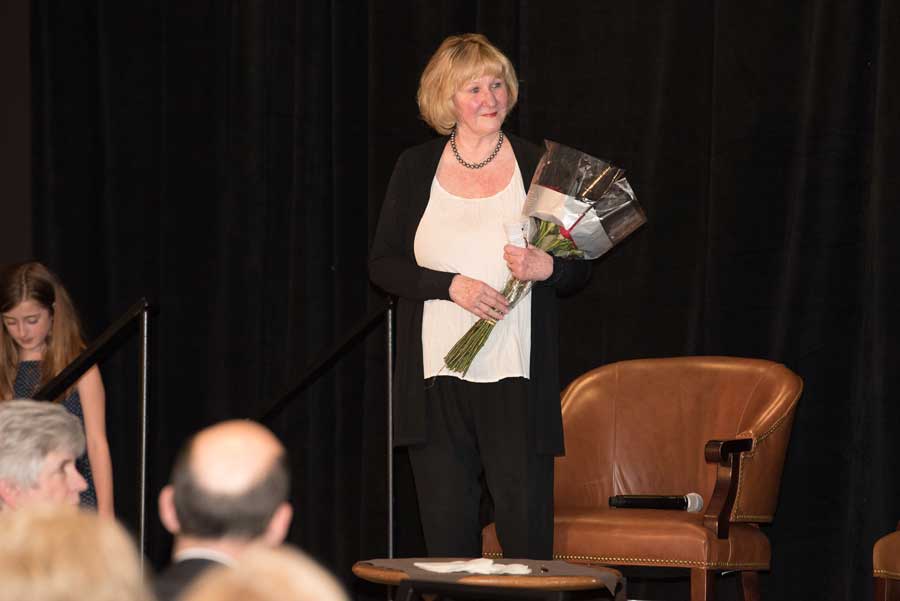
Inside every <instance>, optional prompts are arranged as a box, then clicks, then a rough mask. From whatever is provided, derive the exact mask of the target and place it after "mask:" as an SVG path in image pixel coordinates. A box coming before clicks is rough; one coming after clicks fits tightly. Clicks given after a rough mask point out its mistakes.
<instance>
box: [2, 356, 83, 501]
mask: <svg viewBox="0 0 900 601" xmlns="http://www.w3.org/2000/svg"><path fill="white" fill-rule="evenodd" d="M40 381H41V362H40V361H21V362H20V363H19V370H18V371H17V372H16V382H15V384H14V385H13V396H14V398H17V399H27V398H30V397H31V395H32V394H34V393H35V392H36V391H37V387H38V384H39V383H40ZM62 404H63V406H64V407H65V408H66V409H67V410H68V411H69V413H71V414H72V415H74V416H76V417H77V418H78V419H79V420H81V427H82V428H84V412H83V411H82V410H81V397H79V396H78V391H77V390H74V389H73V390H72V392H71V393H70V394H69V395H68V396H67V397H66V399H65V400H64V401H63V403H62ZM75 465H76V466H77V467H78V471H79V473H81V475H82V476H84V479H85V480H86V481H87V485H88V487H87V489H86V490H84V491H83V492H82V493H81V506H82V507H95V508H96V507H97V492H96V490H94V476H93V474H91V463H90V461H88V456H87V451H85V453H84V455H82V456H81V457H79V458H78V459H77V460H76V462H75Z"/></svg>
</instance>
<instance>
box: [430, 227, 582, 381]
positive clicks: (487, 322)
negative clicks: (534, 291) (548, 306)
mask: <svg viewBox="0 0 900 601" xmlns="http://www.w3.org/2000/svg"><path fill="white" fill-rule="evenodd" d="M537 222H538V229H537V232H535V234H534V239H533V240H532V242H531V245H532V246H535V247H537V248H540V249H541V250H543V251H545V252H547V253H549V254H551V255H554V256H556V257H563V258H580V257H581V255H582V253H581V251H580V250H578V249H577V248H576V247H575V244H574V243H573V242H572V240H571V239H569V238H567V237H565V236H563V235H562V233H561V232H560V231H559V226H558V225H556V224H555V223H550V222H549V221H541V220H537ZM529 290H531V282H524V281H522V280H519V279H517V278H515V277H513V276H512V275H510V276H509V279H507V280H506V285H505V286H504V287H503V290H502V291H501V294H503V296H505V297H506V300H508V301H509V308H510V309H512V308H513V307H515V306H516V304H517V303H518V302H519V301H520V300H521V299H523V298H524V297H525V295H526V294H528V291H529ZM496 325H497V322H496V321H494V320H492V319H479V320H478V321H476V322H475V324H474V325H473V326H472V327H471V328H469V331H468V332H466V333H465V334H463V335H462V337H461V338H460V339H459V340H458V341H457V342H456V344H454V345H453V348H451V349H450V352H448V353H447V354H446V355H445V356H444V365H445V366H446V367H447V369H449V370H450V371H452V372H456V373H459V374H462V375H463V376H465V375H466V372H468V371H469V367H471V366H472V361H474V360H475V355H477V354H478V352H479V351H480V350H481V349H482V347H484V343H485V342H487V339H488V337H489V336H490V335H491V332H493V331H494V326H496Z"/></svg>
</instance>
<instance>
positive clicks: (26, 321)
mask: <svg viewBox="0 0 900 601" xmlns="http://www.w3.org/2000/svg"><path fill="white" fill-rule="evenodd" d="M52 325H53V318H52V317H51V316H50V310H49V309H47V307H45V306H44V305H42V304H40V303H39V302H37V301H34V300H30V299H29V300H24V301H22V302H21V303H19V304H18V305H16V306H15V307H13V309H12V310H10V311H7V312H6V313H4V314H3V327H4V328H6V332H7V333H8V334H9V336H10V338H12V339H13V341H14V342H15V343H16V346H18V347H19V359H21V360H23V361H29V360H33V359H40V358H41V357H42V356H43V353H44V348H45V343H46V341H47V335H48V334H49V333H50V327H51V326H52Z"/></svg>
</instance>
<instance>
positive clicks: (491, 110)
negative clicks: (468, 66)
mask: <svg viewBox="0 0 900 601" xmlns="http://www.w3.org/2000/svg"><path fill="white" fill-rule="evenodd" d="M508 99H509V96H508V91H507V89H506V82H505V81H503V79H501V78H500V77H496V76H494V75H483V76H481V77H479V78H477V79H473V80H471V81H469V82H467V83H466V84H465V85H463V87H462V88H460V89H459V90H458V91H457V92H456V93H455V94H454V95H453V108H454V112H455V113H456V126H457V127H458V128H459V130H460V131H462V132H464V133H466V134H475V135H477V136H486V135H490V134H494V133H497V132H498V131H500V127H501V126H502V125H503V120H504V119H506V108H507V106H508Z"/></svg>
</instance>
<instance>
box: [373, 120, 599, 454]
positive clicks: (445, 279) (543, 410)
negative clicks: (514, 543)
mask: <svg viewBox="0 0 900 601" xmlns="http://www.w3.org/2000/svg"><path fill="white" fill-rule="evenodd" d="M507 139H508V140H509V142H510V144H512V148H513V151H514V152H515V155H516V160H517V162H518V163H519V171H520V172H521V173H522V179H523V182H524V183H525V188H526V189H527V188H528V184H530V183H531V177H532V175H533V174H534V170H535V168H536V167H537V163H538V161H539V160H540V157H541V155H542V154H543V151H542V150H541V149H540V148H538V147H537V146H535V145H534V144H531V143H529V142H526V141H525V140H522V139H521V138H517V137H515V136H507ZM446 144H447V138H446V137H442V138H437V139H434V140H431V141H429V142H426V143H425V144H421V145H419V146H415V147H413V148H409V149H407V150H406V151H404V152H403V153H402V154H401V155H400V158H399V159H397V165H396V166H395V167H394V173H393V175H392V176H391V181H390V183H389V184H388V190H387V194H386V196H385V199H384V204H383V205H382V207H381V217H380V219H379V221H378V228H377V229H376V231H375V239H374V241H373V243H372V250H371V252H370V254H369V275H370V277H371V278H372V281H373V282H374V283H375V284H376V285H377V286H379V287H380V288H382V289H383V290H385V291H387V292H389V293H390V294H394V295H396V296H397V297H399V300H398V305H397V364H396V367H395V370H394V393H395V397H394V398H395V401H394V442H395V444H396V445H397V446H404V445H413V444H420V443H424V442H425V441H426V439H427V426H426V415H425V381H424V377H425V376H424V368H423V366H422V309H423V302H424V301H426V300H432V299H442V300H450V282H451V281H452V280H453V276H455V275H456V274H454V273H446V272H442V271H434V270H431V269H426V268H424V267H420V266H419V265H418V264H416V258H415V251H414V249H413V243H414V241H415V237H416V230H417V229H418V227H419V221H420V220H421V219H422V215H423V214H424V213H425V208H426V207H427V206H428V199H429V197H430V195H431V184H432V181H433V179H434V175H435V173H436V172H437V167H438V163H439V162H440V158H441V154H442V153H443V150H444V147H445V146H446ZM590 269H591V268H590V263H589V262H588V261H567V260H563V259H557V258H555V257H554V260H553V275H551V276H550V278H549V279H548V280H546V281H544V282H536V283H535V286H534V287H533V288H532V291H531V294H532V300H531V364H530V386H529V399H528V400H529V403H528V407H529V413H530V419H529V423H530V424H531V431H530V432H529V440H531V441H532V444H533V445H534V448H535V450H536V451H537V452H539V453H545V454H554V455H560V454H562V453H563V448H564V447H563V432H562V416H561V414H560V406H559V325H558V319H559V316H558V314H557V313H558V308H557V300H556V295H557V293H561V294H566V293H570V292H574V291H575V290H577V289H579V288H581V287H582V286H584V284H585V283H586V282H587V280H588V278H589V277H590Z"/></svg>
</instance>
